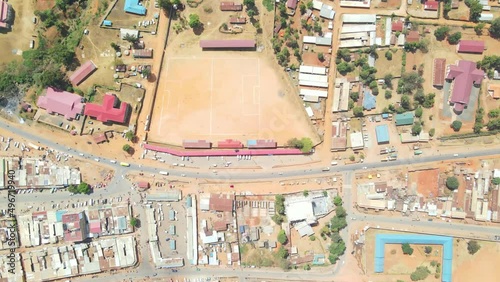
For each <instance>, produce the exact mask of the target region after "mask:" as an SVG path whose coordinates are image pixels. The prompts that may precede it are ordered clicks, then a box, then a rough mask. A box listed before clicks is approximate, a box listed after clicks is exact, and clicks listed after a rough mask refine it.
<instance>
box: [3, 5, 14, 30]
mask: <svg viewBox="0 0 500 282" xmlns="http://www.w3.org/2000/svg"><path fill="white" fill-rule="evenodd" d="M13 18H14V10H13V9H12V6H11V5H9V3H7V1H0V28H10V23H11V22H12V20H13Z"/></svg>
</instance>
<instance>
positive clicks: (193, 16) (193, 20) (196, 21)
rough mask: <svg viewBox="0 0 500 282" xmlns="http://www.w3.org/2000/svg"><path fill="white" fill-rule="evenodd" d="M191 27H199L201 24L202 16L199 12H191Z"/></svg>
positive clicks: (189, 21) (189, 22)
mask: <svg viewBox="0 0 500 282" xmlns="http://www.w3.org/2000/svg"><path fill="white" fill-rule="evenodd" d="M188 24H189V27H191V28H198V27H200V26H201V21H200V16H198V15H197V14H189V20H188Z"/></svg>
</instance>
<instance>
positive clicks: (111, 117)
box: [84, 94, 130, 123]
mask: <svg viewBox="0 0 500 282" xmlns="http://www.w3.org/2000/svg"><path fill="white" fill-rule="evenodd" d="M84 114H85V115H87V116H89V117H92V118H95V119H97V120H98V121H102V122H103V123H109V122H114V123H125V122H126V121H127V120H128V116H129V114H130V105H129V104H127V103H125V102H121V103H120V100H119V99H118V97H116V96H115V95H113V94H106V95H104V100H103V102H102V105H98V104H87V105H86V106H85V112H84Z"/></svg>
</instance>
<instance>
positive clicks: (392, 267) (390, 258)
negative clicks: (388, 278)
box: [384, 244, 443, 274]
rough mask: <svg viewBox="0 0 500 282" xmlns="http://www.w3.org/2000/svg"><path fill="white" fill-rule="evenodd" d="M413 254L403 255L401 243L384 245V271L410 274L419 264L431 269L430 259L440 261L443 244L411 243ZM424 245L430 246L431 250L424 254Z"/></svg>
mask: <svg viewBox="0 0 500 282" xmlns="http://www.w3.org/2000/svg"><path fill="white" fill-rule="evenodd" d="M410 246H411V247H412V248H413V254H411V255H405V254H403V250H402V248H401V244H386V245H385V267H384V273H387V274H411V273H412V272H413V271H415V269H416V268H417V267H419V266H427V267H428V268H429V269H432V267H431V265H430V263H431V261H433V260H434V261H436V262H439V263H441V260H442V253H443V246H441V245H412V244H410ZM425 246H430V247H431V248H432V252H431V253H430V254H429V255H426V254H425V252H424V248H425Z"/></svg>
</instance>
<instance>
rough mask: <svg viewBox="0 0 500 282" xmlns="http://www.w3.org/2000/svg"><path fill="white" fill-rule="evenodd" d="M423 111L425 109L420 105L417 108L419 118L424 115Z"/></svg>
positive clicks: (416, 113) (416, 114)
mask: <svg viewBox="0 0 500 282" xmlns="http://www.w3.org/2000/svg"><path fill="white" fill-rule="evenodd" d="M423 113H424V110H423V109H422V107H420V106H419V107H418V108H417V109H416V110H415V116H416V117H418V118H420V117H422V114H423Z"/></svg>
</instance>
